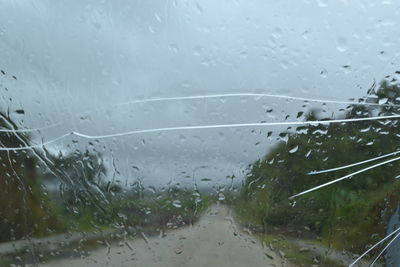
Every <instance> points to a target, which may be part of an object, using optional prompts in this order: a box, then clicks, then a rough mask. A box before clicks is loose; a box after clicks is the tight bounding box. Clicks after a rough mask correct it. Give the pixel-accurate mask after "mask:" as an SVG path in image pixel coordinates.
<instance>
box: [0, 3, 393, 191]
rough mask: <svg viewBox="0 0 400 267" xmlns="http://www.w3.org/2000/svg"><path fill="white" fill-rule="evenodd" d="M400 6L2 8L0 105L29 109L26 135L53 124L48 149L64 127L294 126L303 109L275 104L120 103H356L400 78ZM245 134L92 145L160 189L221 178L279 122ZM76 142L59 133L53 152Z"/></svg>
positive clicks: (256, 151) (188, 134)
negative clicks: (377, 84)
mask: <svg viewBox="0 0 400 267" xmlns="http://www.w3.org/2000/svg"><path fill="white" fill-rule="evenodd" d="M399 12H400V3H398V2H397V1H389V0H385V1H371V0H368V1H345V0H343V1H338V0H335V1H327V0H319V1H311V0H308V1H292V0H286V1H272V0H271V1H266V0H254V1H249V0H236V1H233V0H220V1H215V0H204V1H183V0H182V1H172V0H152V1H122V0H121V1H118V0H112V1H111V0H110V1H97V0H96V1H86V0H76V1H53V0H47V1H44V0H43V1H1V3H0V55H1V57H0V69H3V70H4V71H5V72H6V75H5V76H1V77H0V82H1V88H0V90H1V92H2V93H1V97H2V102H1V108H2V109H3V110H5V109H7V108H9V109H10V110H11V111H12V110H15V109H20V108H23V109H24V110H25V112H26V114H25V115H24V116H20V115H16V114H15V115H14V116H15V119H16V120H19V121H20V123H21V125H22V126H23V127H26V128H36V127H42V126H46V125H52V124H55V123H60V125H58V126H57V127H53V128H51V129H47V130H43V131H41V133H40V134H37V135H36V137H37V138H39V137H40V138H43V140H44V141H46V140H51V139H52V138H55V137H58V136H60V135H62V134H65V133H66V132H69V131H72V130H74V131H79V132H82V133H85V134H93V135H102V134H111V133H117V132H123V131H131V130H141V129H150V128H160V127H174V126H187V125H207V124H224V123H246V122H260V121H281V120H283V119H284V118H285V117H286V115H290V116H291V117H290V118H292V119H293V120H295V119H296V117H295V115H296V114H297V111H299V110H302V107H301V105H302V104H303V103H302V102H298V101H297V102H296V101H283V100H279V99H274V98H262V99H255V98H254V97H240V98H238V97H236V98H219V99H206V100H184V101H183V100H180V101H168V102H157V103H142V104H135V105H133V104H132V105H124V106H119V107H115V104H118V103H122V102H126V101H130V100H137V99H145V98H155V97H172V96H191V95H207V94H220V93H243V92H249V93H254V92H257V93H268V94H281V95H289V96H296V97H306V98H319V99H330V100H347V99H349V98H359V97H362V96H363V95H364V94H365V92H366V91H367V89H368V88H369V87H370V86H371V84H372V83H373V81H374V80H377V81H379V80H381V79H382V78H383V77H384V76H385V75H387V74H393V73H394V71H395V70H398V69H397V66H399V63H400V52H399V50H398V48H399V47H400V38H399V37H400V36H399V33H398V29H399V22H400V19H399V18H400V16H399ZM396 53H397V54H396ZM11 75H15V76H16V77H17V80H15V79H13V78H12V77H11ZM6 88H7V90H6ZM339 107H340V106H337V105H336V106H335V105H331V106H329V108H328V109H330V110H336V109H337V108H339ZM99 108H101V109H102V110H101V111H95V112H91V113H90V112H87V111H88V110H96V109H99ZM308 108H309V107H308ZM270 109H273V112H270V113H266V110H270ZM303 109H304V108H303ZM288 120H290V119H288ZM252 130H254V129H251V128H248V129H245V128H241V129H213V130H189V131H176V132H169V133H161V134H160V133H152V134H140V135H132V136H127V137H117V138H113V139H108V140H102V141H100V142H98V143H95V144H94V146H95V147H96V149H97V150H100V151H102V153H103V155H104V157H105V158H106V159H107V160H108V162H109V163H111V162H113V161H114V163H115V167H116V169H117V170H118V171H119V172H120V174H119V175H117V176H118V178H120V179H122V180H125V179H129V180H130V181H131V180H133V179H134V178H135V177H137V176H138V175H140V176H143V177H144V181H145V182H146V181H147V182H148V183H157V184H165V183H167V182H169V181H175V182H178V181H181V180H185V179H189V178H184V177H185V175H190V176H193V172H194V171H195V170H196V171H195V177H197V176H198V178H199V179H201V178H203V176H204V177H205V176H207V177H209V178H212V179H213V180H212V182H211V183H214V182H217V183H225V182H226V179H225V176H226V175H231V174H236V175H238V176H240V175H241V173H242V172H243V169H245V167H246V166H247V164H249V163H251V162H253V161H254V160H255V159H257V158H259V157H260V156H262V155H263V154H265V152H266V151H267V149H268V148H269V147H270V146H271V145H273V144H274V142H275V141H274V140H271V139H268V138H267V137H266V133H267V132H268V131H274V132H275V133H279V131H281V130H284V128H282V127H281V128H277V127H274V128H257V130H256V131H254V132H253V131H252ZM74 139H75V140H79V144H77V145H73V146H77V147H79V148H80V149H81V148H82V147H85V146H87V145H88V141H87V140H84V139H81V138H74ZM38 140H39V139H38ZM71 144H72V143H71V138H65V139H63V140H60V141H59V142H57V143H55V144H53V145H51V146H50V147H49V149H52V150H54V151H57V150H63V151H67V150H69V149H72V148H71V147H67V145H71ZM73 146H72V147H73ZM132 166H136V167H138V168H139V171H137V170H136V168H133V167H132ZM201 166H206V168H200V167H201ZM183 172H185V173H183ZM113 173H114V172H113V170H110V174H113ZM196 173H197V174H196Z"/></svg>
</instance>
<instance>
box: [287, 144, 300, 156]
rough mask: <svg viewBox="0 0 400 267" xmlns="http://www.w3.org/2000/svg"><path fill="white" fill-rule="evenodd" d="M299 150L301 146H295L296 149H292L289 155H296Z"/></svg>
mask: <svg viewBox="0 0 400 267" xmlns="http://www.w3.org/2000/svg"><path fill="white" fill-rule="evenodd" d="M297 150H299V146H298V145H297V146H295V147H293V148H292V149H290V150H289V153H291V154H293V153H295V152H296V151H297Z"/></svg>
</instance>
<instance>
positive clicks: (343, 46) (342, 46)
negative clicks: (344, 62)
mask: <svg viewBox="0 0 400 267" xmlns="http://www.w3.org/2000/svg"><path fill="white" fill-rule="evenodd" d="M336 49H337V50H338V51H339V52H346V50H347V40H346V38H344V37H340V38H338V39H337V41H336Z"/></svg>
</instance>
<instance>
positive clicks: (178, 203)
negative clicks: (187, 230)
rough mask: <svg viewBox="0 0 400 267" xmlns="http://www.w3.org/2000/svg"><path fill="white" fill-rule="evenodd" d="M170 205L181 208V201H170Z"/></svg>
mask: <svg viewBox="0 0 400 267" xmlns="http://www.w3.org/2000/svg"><path fill="white" fill-rule="evenodd" d="M172 206H174V207H175V208H182V203H181V201H180V200H174V201H172Z"/></svg>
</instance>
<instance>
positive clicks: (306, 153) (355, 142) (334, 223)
mask: <svg viewBox="0 0 400 267" xmlns="http://www.w3.org/2000/svg"><path fill="white" fill-rule="evenodd" d="M399 96H400V87H399V86H398V82H397V81H393V80H390V81H388V80H385V81H384V82H382V83H381V84H380V87H379V88H378V90H377V91H376V92H375V91H373V92H372V91H371V92H370V95H369V97H368V98H367V100H366V102H372V103H380V104H396V105H397V104H400V101H399V99H398V97H399ZM397 112H398V108H397V107H393V106H390V107H389V106H382V105H381V106H366V105H351V106H349V107H348V109H347V111H346V113H345V114H346V115H345V118H357V117H368V116H376V115H378V114H381V115H390V114H394V113H397ZM315 119H319V120H321V119H323V118H317V115H316V112H314V111H312V112H310V113H309V114H308V117H307V120H310V121H311V120H315ZM397 125H398V122H397V121H359V122H352V123H342V124H330V125H328V126H324V125H310V126H307V127H304V126H303V127H298V128H297V129H296V131H295V132H288V133H287V134H288V140H287V142H282V143H280V144H279V145H277V146H276V147H275V148H274V149H272V150H271V151H270V152H269V153H268V154H267V155H266V156H265V157H264V158H262V159H260V160H258V161H257V162H255V163H254V164H252V165H251V168H250V172H249V175H248V177H247V179H246V181H245V184H244V186H243V189H242V191H241V195H240V198H239V200H238V204H237V206H238V213H239V214H241V215H242V216H243V217H244V218H246V219H247V220H249V221H251V222H252V223H254V224H256V225H259V226H262V227H263V228H264V229H266V227H267V226H268V225H280V226H282V225H285V226H286V227H292V228H295V229H302V228H303V227H307V228H309V229H311V230H312V231H313V232H314V233H315V234H318V235H320V236H323V237H325V238H327V239H330V240H331V241H332V242H333V243H334V244H336V245H337V246H339V247H341V248H348V249H351V250H354V251H358V250H359V249H361V247H365V245H367V244H368V243H369V242H372V241H374V240H375V239H376V238H378V237H381V236H382V235H383V234H384V230H385V228H384V227H385V222H386V221H387V219H388V217H389V215H390V214H391V213H392V211H393V210H394V208H395V207H396V206H397V205H398V203H399V202H400V194H399V190H400V184H399V183H398V181H397V180H396V179H395V177H397V176H398V175H399V174H398V173H397V170H398V167H399V166H400V165H399V164H398V163H397V162H393V163H391V164H387V165H385V166H381V167H379V168H375V169H372V170H369V171H368V172H365V173H363V174H362V175H357V176H354V177H352V178H350V179H346V180H344V181H341V182H339V183H336V184H334V185H330V186H328V187H325V188H323V189H320V190H317V191H314V192H311V193H308V194H306V195H303V196H300V197H298V198H296V199H295V200H293V201H290V200H289V197H290V196H292V195H295V194H297V193H299V192H302V191H305V190H307V189H310V188H312V187H315V186H317V185H320V184H323V183H326V182H329V181H331V180H334V179H336V178H339V177H342V176H344V175H347V174H350V173H351V172H354V170H358V169H361V168H363V167H365V166H358V167H356V168H350V169H343V170H341V171H337V172H330V173H324V174H318V175H309V174H308V173H309V172H312V171H316V170H323V169H329V168H332V167H337V166H342V165H347V164H349V163H353V162H358V161H362V160H365V159H368V158H372V157H376V156H379V155H383V154H387V153H390V152H393V151H396V150H397V149H399V135H398V134H397V131H396V129H397ZM382 222H383V223H382ZM348 240H351V241H352V242H349V241H348ZM354 240H357V241H356V242H355V241H354Z"/></svg>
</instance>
